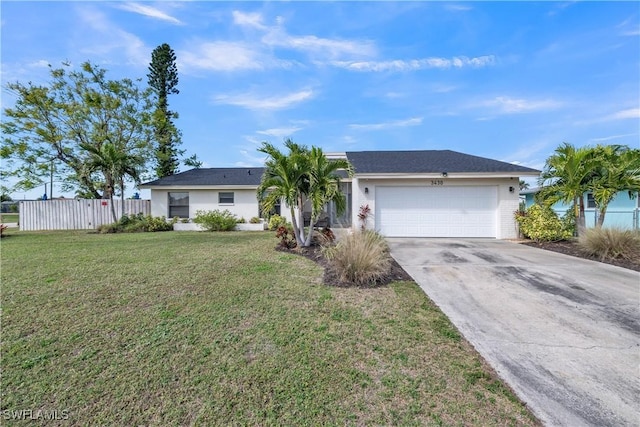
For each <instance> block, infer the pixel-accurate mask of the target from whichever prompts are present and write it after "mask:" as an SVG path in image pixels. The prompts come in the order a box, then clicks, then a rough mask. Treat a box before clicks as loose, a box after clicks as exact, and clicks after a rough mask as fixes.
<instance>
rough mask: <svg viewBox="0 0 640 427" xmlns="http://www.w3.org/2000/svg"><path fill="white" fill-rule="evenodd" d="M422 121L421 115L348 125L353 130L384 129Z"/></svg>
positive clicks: (416, 123)
mask: <svg viewBox="0 0 640 427" xmlns="http://www.w3.org/2000/svg"><path fill="white" fill-rule="evenodd" d="M421 123H422V117H412V118H410V119H406V120H395V121H391V122H382V123H371V124H351V125H349V127H350V128H351V129H355V130H363V131H370V130H386V129H392V128H400V127H407V126H417V125H419V124H421Z"/></svg>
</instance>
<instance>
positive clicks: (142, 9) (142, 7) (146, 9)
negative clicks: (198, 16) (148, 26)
mask: <svg viewBox="0 0 640 427" xmlns="http://www.w3.org/2000/svg"><path fill="white" fill-rule="evenodd" d="M116 7H117V8H118V9H122V10H126V11H128V12H133V13H137V14H139V15H143V16H147V17H149V18H154V19H159V20H161V21H166V22H170V23H172V24H176V25H182V22H181V21H180V20H179V19H177V18H174V17H173V16H171V15H169V14H167V13H165V12H163V11H161V10H160V9H156V8H155V7H151V6H149V5H147V4H140V3H129V2H126V3H125V2H122V3H119V4H118V6H116Z"/></svg>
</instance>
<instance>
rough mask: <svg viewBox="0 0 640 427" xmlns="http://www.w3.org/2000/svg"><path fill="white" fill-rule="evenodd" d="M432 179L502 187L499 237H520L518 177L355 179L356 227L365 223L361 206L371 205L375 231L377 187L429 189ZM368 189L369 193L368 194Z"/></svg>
mask: <svg viewBox="0 0 640 427" xmlns="http://www.w3.org/2000/svg"><path fill="white" fill-rule="evenodd" d="M431 179H437V180H442V181H443V182H444V183H443V185H444V186H445V187H446V186H474V185H491V186H497V188H498V208H497V212H496V215H497V217H496V220H497V222H496V224H497V226H496V234H497V236H496V238H498V239H513V238H516V237H517V236H518V233H517V229H516V223H515V219H514V212H515V211H516V210H517V209H518V203H519V197H518V183H519V181H518V178H517V177H514V178H481V179H480V178H451V177H448V178H443V177H441V176H434V177H429V178H406V179H398V178H388V179H369V178H354V180H353V211H352V212H353V214H352V215H353V216H352V224H353V227H354V228H357V227H360V225H361V224H362V223H361V221H360V220H359V219H358V213H359V211H360V207H361V206H364V205H367V204H368V205H369V208H370V209H371V211H370V214H369V217H368V221H367V228H369V229H374V228H375V224H376V220H375V212H376V201H375V200H376V187H377V186H425V185H429V183H430V181H431ZM509 187H513V188H514V191H513V192H510V191H509ZM365 188H366V189H368V192H367V193H365Z"/></svg>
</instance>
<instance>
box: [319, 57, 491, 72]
mask: <svg viewBox="0 0 640 427" xmlns="http://www.w3.org/2000/svg"><path fill="white" fill-rule="evenodd" d="M495 62H496V57H495V56H494V55H485V56H478V57H475V58H468V57H466V56H455V57H453V58H439V57H431V58H423V59H411V60H402V59H398V60H392V61H333V62H331V64H332V65H333V66H335V67H338V68H344V69H347V70H350V71H363V72H368V71H416V70H424V69H431V68H436V69H448V68H463V67H471V68H481V67H486V66H490V65H494V64H495Z"/></svg>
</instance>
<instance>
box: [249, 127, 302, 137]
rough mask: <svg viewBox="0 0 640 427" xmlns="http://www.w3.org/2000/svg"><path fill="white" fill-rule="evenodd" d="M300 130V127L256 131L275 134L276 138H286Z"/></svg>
mask: <svg viewBox="0 0 640 427" xmlns="http://www.w3.org/2000/svg"><path fill="white" fill-rule="evenodd" d="M299 130H302V128H299V127H289V128H273V129H265V130H259V131H256V133H259V134H260V135H267V136H273V137H276V138H285V137H288V136H291V135H293V134H294V133H296V132H298V131H299Z"/></svg>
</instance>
